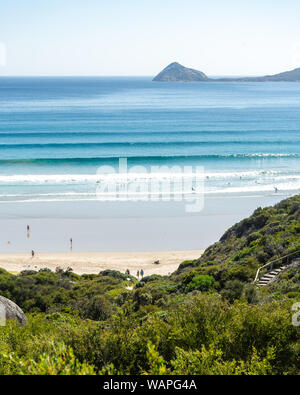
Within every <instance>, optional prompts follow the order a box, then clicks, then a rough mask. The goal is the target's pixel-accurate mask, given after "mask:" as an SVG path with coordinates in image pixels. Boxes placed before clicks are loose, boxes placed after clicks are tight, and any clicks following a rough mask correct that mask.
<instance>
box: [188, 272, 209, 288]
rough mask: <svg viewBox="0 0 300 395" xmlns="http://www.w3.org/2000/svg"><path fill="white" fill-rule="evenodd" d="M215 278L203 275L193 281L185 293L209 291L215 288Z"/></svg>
mask: <svg viewBox="0 0 300 395" xmlns="http://www.w3.org/2000/svg"><path fill="white" fill-rule="evenodd" d="M214 282H215V280H214V278H213V277H212V276H208V275H205V274H202V275H200V276H195V277H194V278H193V279H192V281H191V282H190V283H189V284H188V285H187V287H186V289H185V292H191V291H194V290H197V291H209V290H210V289H212V288H213V286H214Z"/></svg>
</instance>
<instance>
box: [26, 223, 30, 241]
mask: <svg viewBox="0 0 300 395" xmlns="http://www.w3.org/2000/svg"><path fill="white" fill-rule="evenodd" d="M29 237H30V226H29V225H27V239H29Z"/></svg>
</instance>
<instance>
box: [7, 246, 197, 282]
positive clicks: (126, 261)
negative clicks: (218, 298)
mask: <svg viewBox="0 0 300 395" xmlns="http://www.w3.org/2000/svg"><path fill="white" fill-rule="evenodd" d="M202 253H203V250H181V251H152V252H68V253H49V254H47V253H39V254H37V255H36V256H35V257H34V258H32V257H31V256H30V254H13V253H10V254H3V253H2V254H0V268H3V269H5V270H7V271H9V272H13V273H19V272H21V271H23V270H36V271H38V270H40V269H42V268H49V269H50V270H52V271H55V269H56V267H58V266H59V267H61V268H62V269H64V270H65V269H67V268H68V267H71V268H72V269H73V271H74V273H77V274H98V273H99V272H101V271H103V270H107V269H111V270H117V271H120V272H122V273H125V271H126V269H129V270H130V274H132V275H133V276H136V273H137V271H138V270H141V269H143V270H144V272H145V274H144V275H145V276H149V275H152V274H159V275H168V274H171V273H172V272H174V271H175V270H176V269H177V268H178V266H179V264H180V263H182V262H183V261H185V260H193V259H197V258H199V257H200V256H201V255H202ZM157 260H159V261H160V264H154V261H157Z"/></svg>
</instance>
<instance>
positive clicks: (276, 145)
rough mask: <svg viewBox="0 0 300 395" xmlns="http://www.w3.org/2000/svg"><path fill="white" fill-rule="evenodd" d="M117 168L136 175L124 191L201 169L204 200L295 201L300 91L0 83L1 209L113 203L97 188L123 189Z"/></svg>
mask: <svg viewBox="0 0 300 395" xmlns="http://www.w3.org/2000/svg"><path fill="white" fill-rule="evenodd" d="M119 158H127V166H128V169H132V167H133V166H139V167H134V168H133V175H132V176H131V178H129V179H126V180H125V181H126V182H128V183H129V182H131V183H132V181H133V179H134V180H138V181H141V180H144V179H145V177H148V179H149V177H150V178H156V177H158V175H157V174H155V172H153V166H156V167H157V166H158V167H161V166H163V167H162V168H161V169H163V170H162V172H163V175H164V177H165V178H167V179H169V180H170V181H171V183H175V182H176V181H174V180H176V177H178V174H177V173H176V169H177V171H178V172H179V173H181V172H183V169H184V167H185V166H187V168H189V169H191V167H192V169H194V168H195V167H196V166H200V167H202V169H203V174H202V177H203V184H204V186H203V188H204V189H203V188H202V189H201V193H202V192H203V191H204V193H205V194H206V195H207V196H209V195H215V194H217V195H218V194H221V195H231V194H234V195H235V196H238V195H245V194H247V195H249V196H252V195H259V194H274V193H280V192H282V193H285V194H286V193H291V194H295V193H297V192H298V191H299V190H300V160H299V159H300V84H299V83H283V82H281V83H230V82H225V83H222V82H218V83H205V82H204V83H158V82H152V81H151V78H146V77H144V78H142V77H136V78H133V77H132V78H129V77H122V78H121V77H118V78H117V77H111V78H108V77H107V78H100V77H93V78H92V77H76V78H75V77H69V78H63V77H60V78H56V77H45V78H42V77H35V78H30V77H27V78H21V77H16V78H4V77H2V78H0V203H6V202H42V201H74V200H75V201H90V200H99V198H100V199H101V198H102V199H105V200H112V201H116V200H118V199H121V198H122V196H121V195H122V194H121V193H120V190H118V189H117V190H115V192H114V191H111V192H110V193H109V194H106V193H102V194H101V193H100V194H99V193H97V191H98V189H97V188H98V187H99V183H101V182H102V181H103V175H102V171H101V169H103V166H106V167H107V168H108V169H112V170H111V174H110V172H109V171H108V172H107V173H106V174H105V177H106V180H107V179H112V178H113V177H114V180H115V183H116V184H118V183H119V184H122V186H123V188H124V179H122V178H121V179H119V178H118V176H117V175H116V174H117V172H118V164H119ZM99 168H100V171H99ZM135 169H137V170H136V171H135ZM139 169H142V170H139ZM143 169H145V170H144V171H143ZM113 170H114V171H115V172H116V174H114V175H112V173H113V172H114V171H113ZM151 170H152V171H151ZM145 173H147V174H148V175H147V176H145ZM149 174H150V175H149ZM160 177H162V176H161V174H160ZM186 177H188V176H187V175H186ZM193 192H194V193H197V190H196V191H195V190H194V188H193ZM185 193H186V194H189V193H191V188H190V187H189V186H188V190H183V194H185ZM124 196H125V197H124ZM124 196H123V197H124V199H125V200H130V199H131V195H130V194H128V193H127V194H126V195H124ZM132 198H133V199H137V198H143V193H142V192H140V193H139V194H138V195H136V194H133V195H132ZM124 199H123V200H124Z"/></svg>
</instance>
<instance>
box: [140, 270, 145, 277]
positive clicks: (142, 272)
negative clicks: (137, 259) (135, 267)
mask: <svg viewBox="0 0 300 395" xmlns="http://www.w3.org/2000/svg"><path fill="white" fill-rule="evenodd" d="M140 273H141V277H142V278H143V277H144V270H143V269H141V271H140Z"/></svg>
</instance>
